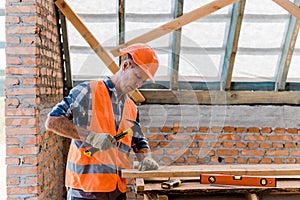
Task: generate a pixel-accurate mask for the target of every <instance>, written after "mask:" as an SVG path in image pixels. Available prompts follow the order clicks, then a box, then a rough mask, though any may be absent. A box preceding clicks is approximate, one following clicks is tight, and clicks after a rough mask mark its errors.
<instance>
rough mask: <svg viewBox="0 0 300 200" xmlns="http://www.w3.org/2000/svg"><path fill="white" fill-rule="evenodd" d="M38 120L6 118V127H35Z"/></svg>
mask: <svg viewBox="0 0 300 200" xmlns="http://www.w3.org/2000/svg"><path fill="white" fill-rule="evenodd" d="M38 120H39V119H38V118H36V117H35V118H33V117H32V118H6V121H5V125H6V126H18V125H36V124H37V123H38Z"/></svg>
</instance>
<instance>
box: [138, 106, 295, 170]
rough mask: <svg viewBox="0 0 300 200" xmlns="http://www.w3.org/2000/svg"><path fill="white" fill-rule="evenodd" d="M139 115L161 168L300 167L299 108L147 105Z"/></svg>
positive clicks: (141, 109) (142, 107)
mask: <svg viewBox="0 0 300 200" xmlns="http://www.w3.org/2000/svg"><path fill="white" fill-rule="evenodd" d="M140 114H141V124H142V125H143V126H144V132H145V133H146V136H147V138H148V139H149V143H150V146H151V147H152V155H153V157H154V158H155V159H156V160H157V161H158V162H159V164H160V165H162V166H168V165H170V164H172V165H186V164H188V165H196V164H244V163H255V164H256V163H257V164H260V163H268V164H282V163H286V164H289V163H300V132H299V128H300V125H299V122H298V119H299V117H300V116H299V115H300V108H299V107H295V106H197V105H195V106H191V105H177V106H176V105H143V106H141V108H140Z"/></svg>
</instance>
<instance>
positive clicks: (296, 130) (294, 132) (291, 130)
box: [287, 128, 298, 134]
mask: <svg viewBox="0 0 300 200" xmlns="http://www.w3.org/2000/svg"><path fill="white" fill-rule="evenodd" d="M287 132H288V133H291V134H297V133H298V129H297V128H288V130H287Z"/></svg>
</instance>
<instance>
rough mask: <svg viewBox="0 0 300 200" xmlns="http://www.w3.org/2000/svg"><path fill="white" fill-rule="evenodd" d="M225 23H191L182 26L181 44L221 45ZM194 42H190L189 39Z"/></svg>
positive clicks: (203, 46)
mask: <svg viewBox="0 0 300 200" xmlns="http://www.w3.org/2000/svg"><path fill="white" fill-rule="evenodd" d="M225 29H226V23H191V24H188V25H186V26H184V27H183V28H182V34H183V38H182V44H183V45H186V46H195V45H196V46H198V47H201V48H205V47H222V46H223V42H224V38H225V36H224V35H225ZM186 39H188V40H189V41H194V42H195V43H194V44H193V43H190V42H189V41H186Z"/></svg>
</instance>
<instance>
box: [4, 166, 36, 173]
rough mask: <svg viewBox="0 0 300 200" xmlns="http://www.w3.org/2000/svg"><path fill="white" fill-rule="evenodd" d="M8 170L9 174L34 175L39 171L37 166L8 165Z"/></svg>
mask: <svg viewBox="0 0 300 200" xmlns="http://www.w3.org/2000/svg"><path fill="white" fill-rule="evenodd" d="M6 171H7V174H8V175H29V174H33V175H34V174H37V173H39V171H38V167H37V166H16V167H14V166H8V167H7V170H6Z"/></svg>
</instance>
